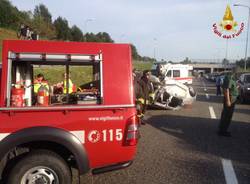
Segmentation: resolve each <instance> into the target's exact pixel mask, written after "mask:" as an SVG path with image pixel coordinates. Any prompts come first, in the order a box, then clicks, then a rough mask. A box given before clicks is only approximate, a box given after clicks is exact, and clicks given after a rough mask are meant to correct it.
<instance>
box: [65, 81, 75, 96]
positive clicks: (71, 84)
mask: <svg viewBox="0 0 250 184" xmlns="http://www.w3.org/2000/svg"><path fill="white" fill-rule="evenodd" d="M73 86H74V85H73V82H72V81H71V79H70V78H69V87H68V93H69V94H70V93H72V92H73ZM63 93H64V94H66V93H67V79H64V81H63Z"/></svg>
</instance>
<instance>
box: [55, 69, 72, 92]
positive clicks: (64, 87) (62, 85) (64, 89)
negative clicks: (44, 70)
mask: <svg viewBox="0 0 250 184" xmlns="http://www.w3.org/2000/svg"><path fill="white" fill-rule="evenodd" d="M63 76H64V80H63V81H62V82H59V83H57V84H56V86H55V91H58V92H59V91H62V93H63V94H67V74H66V73H64V74H63ZM68 85H69V86H68V94H71V93H72V92H74V91H75V89H74V88H75V86H74V84H73V82H72V80H71V79H70V75H69V78H68ZM59 93H60V92H59Z"/></svg>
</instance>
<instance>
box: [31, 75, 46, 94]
mask: <svg viewBox="0 0 250 184" xmlns="http://www.w3.org/2000/svg"><path fill="white" fill-rule="evenodd" d="M41 86H44V87H46V88H47V89H48V90H49V85H48V81H46V80H45V79H44V76H43V74H41V73H39V74H38V75H37V76H36V79H35V80H34V93H35V94H37V93H38V90H39V88H40V87H41Z"/></svg>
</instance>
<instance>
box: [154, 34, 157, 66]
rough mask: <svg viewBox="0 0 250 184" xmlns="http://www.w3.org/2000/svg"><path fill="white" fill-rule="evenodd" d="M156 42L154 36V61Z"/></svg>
mask: <svg viewBox="0 0 250 184" xmlns="http://www.w3.org/2000/svg"><path fill="white" fill-rule="evenodd" d="M156 42H157V39H156V38H154V59H155V61H157V60H156V56H155V55H156Z"/></svg>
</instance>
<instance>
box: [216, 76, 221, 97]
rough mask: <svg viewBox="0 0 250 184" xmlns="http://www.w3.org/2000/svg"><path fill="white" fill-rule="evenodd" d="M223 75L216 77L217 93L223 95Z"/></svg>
mask: <svg viewBox="0 0 250 184" xmlns="http://www.w3.org/2000/svg"><path fill="white" fill-rule="evenodd" d="M220 88H221V77H220V76H217V77H216V95H217V96H220V95H221V89H220Z"/></svg>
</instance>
